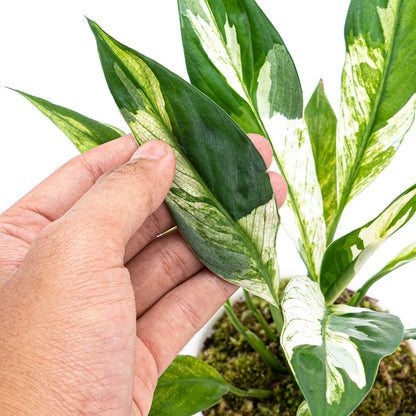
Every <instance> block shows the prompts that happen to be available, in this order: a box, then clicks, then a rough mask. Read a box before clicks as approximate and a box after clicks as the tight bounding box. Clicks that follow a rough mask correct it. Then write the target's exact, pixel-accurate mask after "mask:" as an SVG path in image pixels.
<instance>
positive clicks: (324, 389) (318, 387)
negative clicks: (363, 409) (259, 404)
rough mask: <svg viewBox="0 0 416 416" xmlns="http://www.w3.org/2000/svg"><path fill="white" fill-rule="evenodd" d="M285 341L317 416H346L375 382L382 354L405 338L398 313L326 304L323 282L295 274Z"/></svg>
mask: <svg viewBox="0 0 416 416" xmlns="http://www.w3.org/2000/svg"><path fill="white" fill-rule="evenodd" d="M282 310H283V314H284V319H285V324H284V327H283V332H282V336H281V343H282V347H283V350H284V352H285V355H286V358H287V360H288V362H289V365H290V367H291V369H292V371H293V373H294V375H295V377H296V380H297V382H298V384H299V386H300V388H301V390H302V393H303V394H304V396H305V399H306V401H307V402H308V406H309V409H310V413H311V415H312V416H347V415H349V414H350V413H351V412H352V411H353V410H354V409H355V408H356V407H357V406H358V404H359V403H360V402H361V400H362V399H363V398H364V397H365V396H366V394H367V393H368V391H369V390H370V388H371V387H372V385H373V383H374V379H375V377H376V374H377V370H378V365H379V363H380V361H381V359H382V358H383V357H385V356H386V355H389V354H391V353H393V352H394V351H395V349H396V348H397V347H398V345H399V344H400V342H401V341H402V339H403V331H404V329H403V325H402V323H401V322H400V319H399V318H397V317H396V316H394V315H391V314H387V313H380V312H375V311H371V310H369V309H363V308H354V307H351V306H347V305H332V306H329V307H327V306H326V305H325V298H324V296H323V294H322V293H321V291H320V288H319V284H318V283H316V282H313V281H312V280H310V279H309V278H308V277H295V278H293V279H291V280H290V282H289V284H288V285H287V287H286V289H285V292H284V295H283V299H282Z"/></svg>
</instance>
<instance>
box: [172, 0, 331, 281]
mask: <svg viewBox="0 0 416 416" xmlns="http://www.w3.org/2000/svg"><path fill="white" fill-rule="evenodd" d="M178 3H179V11H180V15H181V27H182V39H183V45H184V51H185V58H186V62H187V68H188V73H189V76H190V79H191V81H192V83H193V84H194V85H196V86H197V87H198V88H199V89H200V90H201V91H203V92H204V93H206V94H207V95H208V96H209V97H211V98H212V99H213V100H214V101H215V102H216V103H217V104H219V105H220V106H221V107H222V108H223V109H224V110H225V111H226V112H227V113H228V114H229V115H230V116H231V117H232V118H233V119H234V120H235V121H236V122H237V123H238V124H239V125H240V126H241V127H242V128H243V129H244V131H245V132H247V133H259V134H263V135H264V136H266V137H268V138H269V140H270V142H271V143H272V145H273V148H274V155H275V160H276V162H277V165H278V167H279V170H280V172H281V173H282V175H283V176H284V177H285V179H286V181H287V183H288V199H287V202H286V203H285V205H284V206H283V207H282V208H281V209H280V214H281V217H282V224H283V226H284V227H285V228H286V230H287V231H288V233H289V235H290V236H291V237H292V239H293V240H294V241H295V243H296V244H297V248H298V251H299V253H300V254H301V256H302V258H303V260H304V262H305V263H306V265H307V266H308V268H309V270H310V273H311V274H312V275H313V276H314V277H315V278H316V277H317V275H318V270H319V266H320V261H321V258H322V254H323V251H324V246H325V223H324V220H323V216H322V213H323V206H322V198H321V193H320V188H319V184H318V181H317V177H316V170H315V165H314V160H313V154H312V149H311V144H310V140H309V137H308V134H307V129H306V125H305V122H304V120H303V118H302V116H303V98H302V91H301V87H300V83H299V79H298V75H297V72H296V69H295V66H294V64H293V61H292V58H291V57H290V55H289V53H288V51H287V49H286V46H285V44H284V43H283V41H282V39H281V37H280V36H279V34H278V33H277V31H276V30H275V28H274V27H273V25H272V24H271V23H270V21H269V20H268V19H267V17H266V16H265V15H264V14H263V12H262V11H261V10H260V8H259V7H258V6H257V4H256V3H255V1H253V0H228V1H224V0H179V2H178ZM201 68H203V70H201ZM294 155H296V157H294Z"/></svg>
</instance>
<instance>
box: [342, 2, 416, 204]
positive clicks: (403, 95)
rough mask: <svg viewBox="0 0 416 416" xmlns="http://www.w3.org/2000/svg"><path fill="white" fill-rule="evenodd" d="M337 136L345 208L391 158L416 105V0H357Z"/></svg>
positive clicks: (350, 25)
mask: <svg viewBox="0 0 416 416" xmlns="http://www.w3.org/2000/svg"><path fill="white" fill-rule="evenodd" d="M345 36H346V44H347V55H346V61H345V66H344V72H343V76H342V102H341V116H340V120H339V124H338V134H337V155H338V159H337V167H338V171H337V179H338V197H339V201H340V202H339V205H340V210H341V211H342V209H343V208H344V207H345V205H346V204H347V203H348V201H349V200H350V199H351V198H352V197H353V196H355V195H357V194H358V193H359V192H360V191H361V190H362V189H363V188H364V187H365V186H367V185H368V184H369V183H370V182H371V181H372V180H373V179H374V178H375V177H376V176H377V175H378V174H379V173H380V172H381V171H382V170H383V169H384V168H385V167H386V166H387V164H388V163H389V162H390V160H391V159H392V157H393V156H394V154H395V152H396V150H397V148H398V147H399V145H400V143H401V141H402V139H403V137H404V135H405V134H406V132H407V130H408V129H409V128H410V126H411V124H412V122H413V119H414V114H415V109H416V48H415V42H416V0H352V2H351V5H350V9H349V13H348V17H347V21H346V26H345Z"/></svg>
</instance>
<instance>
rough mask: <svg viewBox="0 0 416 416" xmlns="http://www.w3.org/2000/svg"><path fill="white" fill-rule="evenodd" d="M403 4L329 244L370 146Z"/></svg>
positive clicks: (401, 1)
mask: <svg viewBox="0 0 416 416" xmlns="http://www.w3.org/2000/svg"><path fill="white" fill-rule="evenodd" d="M402 5H403V0H399V3H398V6H397V13H396V17H395V21H394V26H393V27H394V31H393V34H392V40H391V47H390V49H389V51H388V53H387V57H386V61H385V62H386V65H385V66H384V70H383V74H382V76H381V82H380V84H379V88H378V90H377V93H376V98H375V100H374V106H373V108H372V110H371V112H370V116H369V119H368V123H367V126H366V128H365V131H364V133H363V135H362V141H361V143H360V147H359V149H358V152H357V156H356V158H355V160H354V165H353V167H352V169H351V171H350V173H349V175H348V180H347V186H346V187H345V188H344V191H343V193H342V196H341V199H340V203H339V205H338V210H337V213H336V215H335V218H334V221H333V223H332V226H331V229H330V232H329V234H328V244H330V243H331V241H332V240H333V238H334V234H335V231H336V228H337V226H338V223H339V220H340V218H341V214H342V212H343V210H344V208H345V206H346V205H347V203H348V200H349V197H350V194H351V192H352V189H353V186H354V184H355V181H356V179H357V175H358V173H359V171H360V168H361V162H362V159H363V157H364V154H365V151H366V150H367V146H368V142H369V140H370V137H371V135H372V133H373V128H374V122H375V120H376V116H377V114H378V111H379V108H380V103H381V97H382V95H383V92H384V88H385V84H386V82H387V76H388V74H389V72H390V66H391V59H392V54H393V50H394V48H395V43H396V38H397V32H398V27H399V25H398V21H399V17H400V11H401V9H402Z"/></svg>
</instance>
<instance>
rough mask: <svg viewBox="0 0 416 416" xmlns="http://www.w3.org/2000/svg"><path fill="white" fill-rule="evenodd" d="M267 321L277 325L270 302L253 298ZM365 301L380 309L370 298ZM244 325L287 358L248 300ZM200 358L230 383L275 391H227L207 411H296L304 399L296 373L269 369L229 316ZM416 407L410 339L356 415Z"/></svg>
mask: <svg viewBox="0 0 416 416" xmlns="http://www.w3.org/2000/svg"><path fill="white" fill-rule="evenodd" d="M351 295H352V293H351V292H349V291H346V292H345V293H344V294H343V295H342V296H341V297H340V299H339V300H338V302H339V303H347V302H348V300H349V299H350V297H351ZM253 301H254V303H255V305H256V307H257V308H258V309H260V310H261V311H262V313H263V315H264V316H265V318H266V320H267V321H268V322H269V323H270V325H271V326H272V327H273V323H272V317H271V314H270V310H269V307H268V304H267V302H265V301H263V300H261V299H259V298H254V299H253ZM363 306H365V307H370V308H372V309H378V310H380V309H379V308H378V307H377V306H376V304H375V302H374V301H373V300H372V299H370V298H365V299H364V302H363ZM234 310H235V312H236V314H237V316H238V317H239V318H240V320H242V322H243V323H244V325H245V326H246V327H247V328H248V329H250V330H252V331H253V332H255V333H256V334H257V335H258V336H259V337H260V338H261V339H262V341H263V342H264V343H265V344H266V345H267V346H268V348H269V349H270V350H271V351H272V352H273V353H274V354H275V355H276V356H277V357H278V359H279V360H281V361H282V362H284V358H283V354H282V352H281V350H280V349H279V348H278V346H277V345H276V344H275V343H270V342H269V341H268V339H267V337H266V334H265V333H264V330H263V329H262V328H261V326H260V325H259V324H258V323H257V321H256V320H255V318H254V317H253V315H252V314H251V312H250V311H248V310H247V306H246V304H245V302H238V303H236V304H235V305H234ZM200 358H202V359H203V360H204V361H206V362H208V363H209V364H211V365H213V366H214V367H215V368H216V369H217V370H218V371H219V372H220V373H221V374H222V375H223V376H224V378H225V379H226V380H227V381H228V382H230V383H231V384H233V385H235V386H236V387H239V388H241V389H250V388H256V389H267V390H272V392H273V395H272V397H271V398H270V399H268V400H262V401H260V400H257V399H247V398H242V397H237V396H235V395H232V394H228V395H225V396H224V397H223V398H222V399H221V401H220V402H219V403H218V404H217V405H215V406H214V407H212V408H210V409H208V410H206V411H205V412H204V415H205V416H276V415H278V416H293V415H295V414H296V410H297V408H298V406H299V405H300V403H301V402H302V401H303V396H302V393H301V392H300V390H299V388H298V386H297V383H296V381H295V379H294V378H293V376H292V375H291V374H284V375H282V374H277V373H274V372H273V371H271V370H270V368H269V367H267V366H266V365H265V364H264V363H263V361H262V360H261V359H260V357H259V356H258V354H257V353H255V352H253V350H252V349H251V348H250V346H249V345H248V343H247V342H246V341H245V340H244V338H243V337H242V336H241V335H240V334H239V333H238V332H237V331H236V330H235V329H234V327H233V326H232V324H231V322H230V321H229V319H228V317H227V316H226V315H223V316H222V317H221V318H220V319H219V320H218V321H217V323H216V325H215V327H214V333H213V335H212V336H211V337H210V338H208V339H207V341H206V343H205V346H204V348H203V351H202V352H201V354H200ZM415 410H416V358H415V356H414V354H413V353H412V351H411V350H410V349H409V347H408V346H407V344H406V343H403V344H402V345H401V346H400V347H399V348H398V349H397V351H396V352H395V353H394V354H393V355H391V356H389V357H386V358H385V359H384V360H383V361H382V363H381V365H380V370H379V373H378V375H377V379H376V381H375V383H374V387H373V389H372V390H371V392H370V393H369V395H368V396H367V397H366V399H365V400H364V401H363V403H361V405H360V406H359V407H358V408H357V410H356V411H355V412H354V413H353V415H354V416H369V415H371V416H374V415H377V416H414V414H415Z"/></svg>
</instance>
